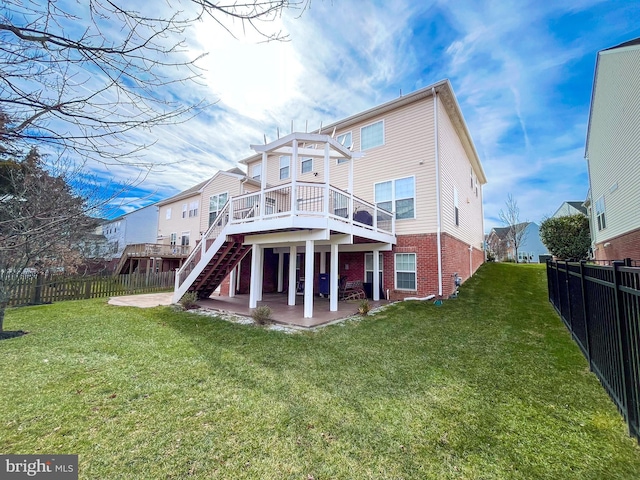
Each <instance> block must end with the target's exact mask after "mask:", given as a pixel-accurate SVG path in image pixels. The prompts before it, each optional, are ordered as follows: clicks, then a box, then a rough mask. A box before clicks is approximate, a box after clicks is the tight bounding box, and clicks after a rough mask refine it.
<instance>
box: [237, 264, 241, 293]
mask: <svg viewBox="0 0 640 480" xmlns="http://www.w3.org/2000/svg"><path fill="white" fill-rule="evenodd" d="M241 266H242V262H240V263H238V266H237V267H236V268H237V269H238V273H237V274H236V277H237V279H236V291H240V282H241V278H242V268H240V267H241Z"/></svg>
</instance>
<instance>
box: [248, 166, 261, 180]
mask: <svg viewBox="0 0 640 480" xmlns="http://www.w3.org/2000/svg"><path fill="white" fill-rule="evenodd" d="M251 178H253V179H254V180H260V179H261V178H262V163H257V164H255V165H254V166H253V167H251Z"/></svg>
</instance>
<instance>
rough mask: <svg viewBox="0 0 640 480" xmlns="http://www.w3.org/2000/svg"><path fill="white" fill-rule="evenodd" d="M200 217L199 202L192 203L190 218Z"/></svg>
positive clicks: (190, 205)
mask: <svg viewBox="0 0 640 480" xmlns="http://www.w3.org/2000/svg"><path fill="white" fill-rule="evenodd" d="M197 216H198V202H197V201H195V202H191V203H190V204H189V217H197Z"/></svg>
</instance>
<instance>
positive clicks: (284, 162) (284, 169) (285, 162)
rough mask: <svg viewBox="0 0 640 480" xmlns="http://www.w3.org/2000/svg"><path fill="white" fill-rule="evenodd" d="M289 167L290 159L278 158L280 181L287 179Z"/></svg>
mask: <svg viewBox="0 0 640 480" xmlns="http://www.w3.org/2000/svg"><path fill="white" fill-rule="evenodd" d="M290 165H291V157H288V156H287V157H285V156H282V157H280V180H285V179H287V178H289V171H290V170H289V169H290Z"/></svg>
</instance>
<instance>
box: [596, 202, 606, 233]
mask: <svg viewBox="0 0 640 480" xmlns="http://www.w3.org/2000/svg"><path fill="white" fill-rule="evenodd" d="M596 219H597V221H598V230H604V229H605V228H607V222H606V221H605V218H604V196H602V197H600V198H599V199H598V200H596Z"/></svg>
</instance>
